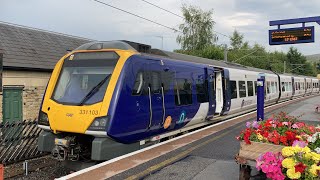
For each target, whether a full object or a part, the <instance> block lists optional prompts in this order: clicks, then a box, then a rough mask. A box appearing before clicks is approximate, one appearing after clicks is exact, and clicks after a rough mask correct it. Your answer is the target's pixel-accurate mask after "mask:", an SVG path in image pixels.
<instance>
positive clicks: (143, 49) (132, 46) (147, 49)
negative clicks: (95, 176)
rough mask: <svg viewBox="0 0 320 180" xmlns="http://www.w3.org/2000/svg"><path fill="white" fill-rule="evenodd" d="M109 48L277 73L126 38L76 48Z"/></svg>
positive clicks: (95, 42) (218, 65) (90, 43)
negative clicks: (156, 46)
mask: <svg viewBox="0 0 320 180" xmlns="http://www.w3.org/2000/svg"><path fill="white" fill-rule="evenodd" d="M108 48H115V49H123V50H136V51H137V52H140V53H141V54H142V55H144V56H154V57H157V58H161V57H162V58H167V59H171V60H177V61H186V62H192V63H200V64H208V65H212V66H216V67H225V68H233V69H241V70H246V71H253V72H262V73H269V74H276V73H275V72H273V71H270V70H265V69H259V68H254V67H248V66H244V65H241V64H237V63H234V62H228V61H221V60H220V61H219V60H214V59H208V58H202V57H197V56H191V55H186V54H181V53H176V52H170V51H165V50H160V49H151V46H150V45H146V44H141V43H136V42H131V41H126V40H119V41H93V42H89V43H86V44H83V45H82V46H80V47H78V48H77V49H76V50H84V49H85V50H88V49H90V50H93V49H108ZM279 75H285V76H297V77H308V78H316V77H310V76H302V75H294V74H288V73H285V74H279Z"/></svg>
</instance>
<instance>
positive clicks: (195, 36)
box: [175, 5, 320, 76]
mask: <svg viewBox="0 0 320 180" xmlns="http://www.w3.org/2000/svg"><path fill="white" fill-rule="evenodd" d="M182 12H183V16H184V21H185V22H184V23H183V24H181V25H180V26H179V29H180V30H181V32H182V33H181V34H180V35H179V36H178V37H177V42H178V43H179V44H180V45H181V49H179V50H175V52H178V53H183V54H188V55H193V56H199V57H204V58H209V59H215V60H222V59H224V47H223V46H222V45H217V41H218V38H217V35H216V34H215V33H214V31H213V29H214V24H215V22H214V21H213V20H212V14H213V11H212V10H210V11H203V10H201V9H200V8H198V7H194V6H185V5H184V6H183V7H182ZM244 40H245V37H244V35H243V34H241V33H239V32H238V31H236V30H235V31H234V32H233V34H232V36H231V37H230V45H231V47H230V48H229V49H228V61H230V62H234V63H239V64H242V65H245V66H251V67H256V68H261V69H267V70H272V71H275V72H277V73H283V72H286V73H293V74H300V75H307V76H316V75H317V74H318V73H320V71H319V70H318V69H317V64H316V63H310V62H307V59H306V57H305V56H304V55H303V54H302V53H301V52H299V50H298V49H297V48H294V47H290V49H289V51H288V52H286V53H285V52H280V51H274V52H268V51H266V49H265V47H264V46H262V45H260V44H254V45H253V46H250V45H249V43H248V42H247V41H244Z"/></svg>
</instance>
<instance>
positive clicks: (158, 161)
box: [60, 96, 320, 180]
mask: <svg viewBox="0 0 320 180" xmlns="http://www.w3.org/2000/svg"><path fill="white" fill-rule="evenodd" d="M319 102H320V96H313V97H307V98H305V99H295V100H292V101H287V102H283V103H280V104H276V105H272V106H269V107H267V108H266V109H265V112H266V114H265V117H270V116H271V115H272V114H277V113H279V112H281V111H284V112H287V113H288V114H289V115H292V116H296V117H299V120H301V121H306V122H307V123H309V124H320V113H317V112H315V107H316V106H317V105H318V104H319ZM255 116H256V113H255V112H252V113H249V114H246V115H242V116H239V117H237V118H233V119H230V120H226V121H223V122H220V123H217V124H214V125H211V126H208V127H206V128H204V129H201V130H197V131H194V132H191V133H189V134H186V135H183V136H180V137H178V138H174V139H172V140H168V141H165V142H163V143H159V144H156V145H154V146H151V147H148V148H145V149H143V150H140V151H138V152H133V153H130V154H127V155H125V156H122V157H119V158H115V159H113V160H110V161H107V162H104V163H101V164H98V165H96V166H93V167H90V168H87V169H84V170H81V171H78V172H75V173H73V174H70V175H68V176H65V177H62V178H60V179H107V178H108V179H148V180H149V179H150V180H151V179H152V180H154V179H156V180H162V179H173V180H175V179H176V180H181V179H192V180H203V179H214V180H220V179H221V180H232V179H239V165H238V164H237V163H236V162H235V155H236V154H237V153H238V152H239V148H240V143H239V141H237V140H236V138H235V137H236V136H238V135H239V133H240V131H241V130H243V129H245V123H246V121H249V120H250V121H252V120H254V119H255V118H256V117H255ZM253 173H255V172H253ZM251 179H253V178H251ZM255 179H259V177H257V178H255Z"/></svg>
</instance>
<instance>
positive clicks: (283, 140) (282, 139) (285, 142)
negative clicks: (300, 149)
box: [280, 136, 288, 146]
mask: <svg viewBox="0 0 320 180" xmlns="http://www.w3.org/2000/svg"><path fill="white" fill-rule="evenodd" d="M287 141H288V139H287V137H286V136H280V142H282V144H283V145H285V146H288V142H287Z"/></svg>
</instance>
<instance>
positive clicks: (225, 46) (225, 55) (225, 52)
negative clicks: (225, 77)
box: [224, 44, 228, 61]
mask: <svg viewBox="0 0 320 180" xmlns="http://www.w3.org/2000/svg"><path fill="white" fill-rule="evenodd" d="M224 61H228V46H227V44H224Z"/></svg>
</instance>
